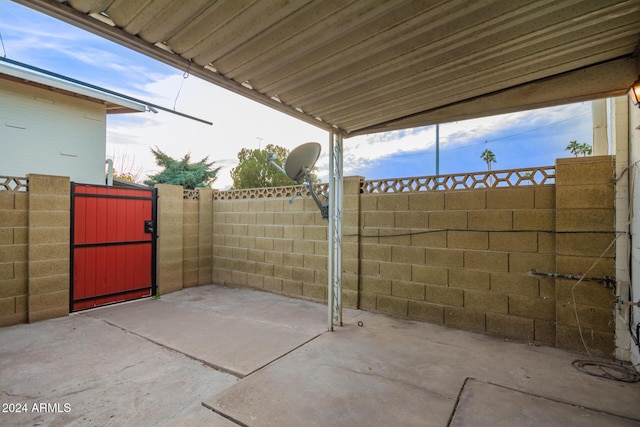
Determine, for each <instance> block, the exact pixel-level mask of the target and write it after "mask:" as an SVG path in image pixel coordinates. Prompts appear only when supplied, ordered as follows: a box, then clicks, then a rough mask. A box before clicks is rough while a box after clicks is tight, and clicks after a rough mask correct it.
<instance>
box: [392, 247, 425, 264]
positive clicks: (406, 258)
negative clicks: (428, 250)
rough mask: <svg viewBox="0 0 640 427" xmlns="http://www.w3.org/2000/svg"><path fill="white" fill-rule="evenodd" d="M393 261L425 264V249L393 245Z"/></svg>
mask: <svg viewBox="0 0 640 427" xmlns="http://www.w3.org/2000/svg"><path fill="white" fill-rule="evenodd" d="M391 261H392V262H397V263H404V264H424V262H425V249H424V248H416V247H411V246H392V247H391Z"/></svg>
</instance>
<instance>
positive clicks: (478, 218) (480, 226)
mask: <svg viewBox="0 0 640 427" xmlns="http://www.w3.org/2000/svg"><path fill="white" fill-rule="evenodd" d="M469 229H470V230H511V229H513V211H510V210H501V211H498V210H492V211H470V212H469Z"/></svg>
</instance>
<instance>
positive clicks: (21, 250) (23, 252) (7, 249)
mask: <svg viewBox="0 0 640 427" xmlns="http://www.w3.org/2000/svg"><path fill="white" fill-rule="evenodd" d="M68 254H69V247H67V255H68ZM27 257H28V246H27V245H2V246H0V260H3V261H26V260H27V259H28V258H27Z"/></svg>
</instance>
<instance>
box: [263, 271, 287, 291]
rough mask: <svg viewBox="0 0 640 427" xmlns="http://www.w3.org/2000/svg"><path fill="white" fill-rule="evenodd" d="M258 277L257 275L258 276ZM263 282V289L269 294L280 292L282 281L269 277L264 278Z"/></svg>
mask: <svg viewBox="0 0 640 427" xmlns="http://www.w3.org/2000/svg"><path fill="white" fill-rule="evenodd" d="M258 276H259V274H258ZM262 280H263V288H264V289H265V290H268V291H270V292H277V293H280V292H282V279H279V278H277V277H271V276H264V277H263V278H262Z"/></svg>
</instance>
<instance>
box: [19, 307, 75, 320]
mask: <svg viewBox="0 0 640 427" xmlns="http://www.w3.org/2000/svg"><path fill="white" fill-rule="evenodd" d="M30 307H31V306H30ZM68 315H69V304H68V302H67V305H66V306H64V307H62V306H61V307H54V308H50V309H47V310H41V311H33V310H31V309H30V311H29V314H28V321H29V323H34V322H40V321H42V320H49V319H55V318H57V317H65V316H68Z"/></svg>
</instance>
